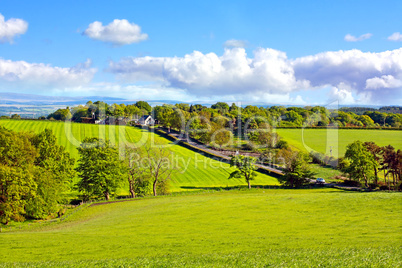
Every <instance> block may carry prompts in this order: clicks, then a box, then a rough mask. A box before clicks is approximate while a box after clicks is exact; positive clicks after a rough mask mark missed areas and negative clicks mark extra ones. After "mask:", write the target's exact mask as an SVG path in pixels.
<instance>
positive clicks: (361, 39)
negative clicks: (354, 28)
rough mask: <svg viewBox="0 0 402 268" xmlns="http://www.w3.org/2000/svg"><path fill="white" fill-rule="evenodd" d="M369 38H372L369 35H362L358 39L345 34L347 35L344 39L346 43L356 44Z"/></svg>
mask: <svg viewBox="0 0 402 268" xmlns="http://www.w3.org/2000/svg"><path fill="white" fill-rule="evenodd" d="M371 36H373V35H372V34H371V33H366V34H362V35H361V36H359V37H356V36H353V35H350V34H347V35H345V38H344V39H345V41H347V42H357V41H363V40H366V39H369V38H370V37H371Z"/></svg>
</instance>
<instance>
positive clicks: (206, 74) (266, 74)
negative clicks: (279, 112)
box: [109, 48, 307, 96]
mask: <svg viewBox="0 0 402 268" xmlns="http://www.w3.org/2000/svg"><path fill="white" fill-rule="evenodd" d="M109 71H110V72H112V73H115V74H116V75H117V76H118V77H119V78H120V79H123V80H125V81H131V82H132V81H148V80H153V81H155V80H156V81H162V82H163V83H165V84H166V85H167V86H170V87H175V88H182V89H187V90H188V91H189V92H190V93H191V94H194V95H197V96H202V95H211V94H217V93H219V94H221V95H225V94H229V93H230V94H243V93H244V92H248V93H249V94H256V93H258V94H262V93H268V94H286V93H288V92H291V91H293V90H295V89H297V88H303V87H305V86H307V84H306V83H305V81H296V79H295V76H294V71H293V68H292V66H291V64H290V62H289V60H288V59H287V57H286V54H285V53H284V52H281V51H278V50H274V49H270V48H267V49H262V48H260V49H257V50H256V51H255V52H254V58H249V57H247V54H246V52H245V50H244V49H243V48H232V49H225V51H224V53H223V55H222V56H218V55H216V54H215V53H208V54H203V53H201V52H198V51H194V52H193V53H191V54H188V55H185V56H184V57H173V58H158V57H140V58H123V59H121V60H120V61H119V62H113V61H112V62H111V63H110V65H109Z"/></svg>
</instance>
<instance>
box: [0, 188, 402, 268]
mask: <svg viewBox="0 0 402 268" xmlns="http://www.w3.org/2000/svg"><path fill="white" fill-rule="evenodd" d="M401 197H402V194H401V193H386V192H381V193H374V192H372V193H361V192H344V191H340V190H333V189H321V190H320V189H317V190H262V189H260V190H256V189H254V190H251V191H249V190H240V191H239V190H232V191H222V192H209V193H207V192H204V193H198V194H184V195H178V196H171V197H157V198H146V199H139V200H134V201H126V202H120V203H110V204H104V205H97V206H91V207H88V208H86V209H83V210H81V211H79V212H77V213H76V214H74V215H72V216H71V217H70V218H68V219H67V220H65V221H63V222H61V223H52V224H50V225H47V226H41V225H40V224H36V225H35V224H32V225H31V226H29V227H28V226H26V228H25V229H24V228H23V229H21V230H19V229H14V231H12V230H11V231H6V232H5V233H4V232H3V233H1V234H0V247H1V251H0V260H1V261H3V262H5V263H6V265H11V264H15V265H17V266H20V265H21V264H22V263H28V265H27V266H36V267H43V266H54V265H56V266H67V267H85V266H89V265H97V266H99V267H113V266H125V267H127V266H129V265H131V266H139V265H140V266H150V267H151V266H152V267H153V266H183V267H184V266H189V265H190V266H205V265H207V266H226V267H227V266H243V267H250V266H258V267H262V266H281V267H289V266H295V267H306V266H314V267H316V266H320V265H321V266H324V267H335V266H349V267H367V266H369V267H399V266H400V265H402V262H401V261H402V258H401V256H402V254H401V253H402V250H401V241H402V233H401V232H400V230H401V227H402V222H401V220H400V219H401V216H402V214H401V211H402V203H401V202H400V200H401ZM0 266H1V265H0Z"/></svg>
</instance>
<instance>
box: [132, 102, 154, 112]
mask: <svg viewBox="0 0 402 268" xmlns="http://www.w3.org/2000/svg"><path fill="white" fill-rule="evenodd" d="M135 106H137V107H138V108H140V109H144V110H145V111H147V112H148V113H150V112H151V111H152V107H151V105H149V104H148V102H146V101H137V102H136V103H135Z"/></svg>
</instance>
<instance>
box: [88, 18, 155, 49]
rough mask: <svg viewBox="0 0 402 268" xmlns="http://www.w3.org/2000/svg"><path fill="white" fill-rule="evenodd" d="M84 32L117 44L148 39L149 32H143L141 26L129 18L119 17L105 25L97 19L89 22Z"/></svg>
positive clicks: (96, 38) (97, 38)
mask: <svg viewBox="0 0 402 268" xmlns="http://www.w3.org/2000/svg"><path fill="white" fill-rule="evenodd" d="M83 34H84V35H86V36H88V37H89V38H92V39H95V40H100V41H103V42H108V43H112V44H113V45H117V46H121V45H128V44H132V43H139V42H141V41H144V40H146V39H148V35H147V34H145V33H141V27H140V26H138V25H137V24H135V23H130V22H129V21H127V20H118V19H115V20H114V21H112V22H111V23H110V24H108V25H106V26H103V25H102V22H99V21H95V22H93V23H91V24H89V26H88V28H87V29H86V30H85V31H84V33H83Z"/></svg>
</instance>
